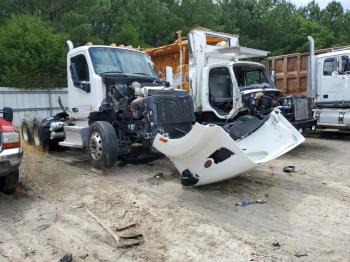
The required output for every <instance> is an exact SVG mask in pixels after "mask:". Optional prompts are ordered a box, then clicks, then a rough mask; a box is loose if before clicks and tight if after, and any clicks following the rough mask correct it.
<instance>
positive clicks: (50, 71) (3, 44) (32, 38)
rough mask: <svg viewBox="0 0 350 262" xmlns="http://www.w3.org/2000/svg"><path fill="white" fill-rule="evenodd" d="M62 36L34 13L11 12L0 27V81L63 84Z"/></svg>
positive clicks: (26, 84) (28, 84) (24, 84)
mask: <svg viewBox="0 0 350 262" xmlns="http://www.w3.org/2000/svg"><path fill="white" fill-rule="evenodd" d="M65 57H66V48H65V37H64V36H62V35H61V34H57V33H55V32H54V31H53V30H52V28H51V27H50V26H48V25H47V24H46V23H44V22H43V21H42V20H41V19H40V18H39V17H35V16H26V15H21V16H13V17H11V18H10V19H9V20H8V21H7V23H6V24H5V25H3V26H2V27H0V58H1V63H0V72H1V74H0V85H1V86H16V87H52V86H65V85H66V77H65V71H66V63H65Z"/></svg>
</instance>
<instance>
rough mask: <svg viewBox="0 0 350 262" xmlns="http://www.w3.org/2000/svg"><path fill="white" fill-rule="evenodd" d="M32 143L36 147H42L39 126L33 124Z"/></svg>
mask: <svg viewBox="0 0 350 262" xmlns="http://www.w3.org/2000/svg"><path fill="white" fill-rule="evenodd" d="M33 141H34V145H36V146H41V145H42V143H41V141H40V125H39V124H38V123H34V124H33Z"/></svg>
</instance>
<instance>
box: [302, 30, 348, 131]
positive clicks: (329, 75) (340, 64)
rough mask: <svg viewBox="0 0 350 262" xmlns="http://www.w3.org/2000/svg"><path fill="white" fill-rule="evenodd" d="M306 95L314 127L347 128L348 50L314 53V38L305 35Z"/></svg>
mask: <svg viewBox="0 0 350 262" xmlns="http://www.w3.org/2000/svg"><path fill="white" fill-rule="evenodd" d="M308 40H309V44H310V60H309V64H308V86H307V90H308V95H309V96H310V97H312V98H313V99H314V109H313V111H314V116H315V118H316V119H317V126H319V127H321V128H325V129H332V130H334V129H335V130H350V49H349V48H345V49H343V50H342V49H337V50H336V51H333V52H327V53H322V54H319V55H315V43H314V39H313V38H312V37H311V36H309V37H308Z"/></svg>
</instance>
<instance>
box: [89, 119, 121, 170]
mask: <svg viewBox="0 0 350 262" xmlns="http://www.w3.org/2000/svg"><path fill="white" fill-rule="evenodd" d="M118 151H119V145H118V137H117V135H116V133H115V131H114V128H113V126H112V125H111V124H110V123H109V122H106V121H96V122H93V123H92V124H91V126H90V130H89V147H88V152H89V156H90V159H91V161H92V163H93V165H94V166H95V167H96V168H100V169H101V168H111V167H113V165H114V164H115V162H116V161H117V158H118Z"/></svg>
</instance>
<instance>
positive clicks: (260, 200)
mask: <svg viewBox="0 0 350 262" xmlns="http://www.w3.org/2000/svg"><path fill="white" fill-rule="evenodd" d="M265 203H266V201H264V200H262V199H257V200H255V201H241V202H238V203H236V206H240V207H246V206H250V205H255V204H265Z"/></svg>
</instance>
